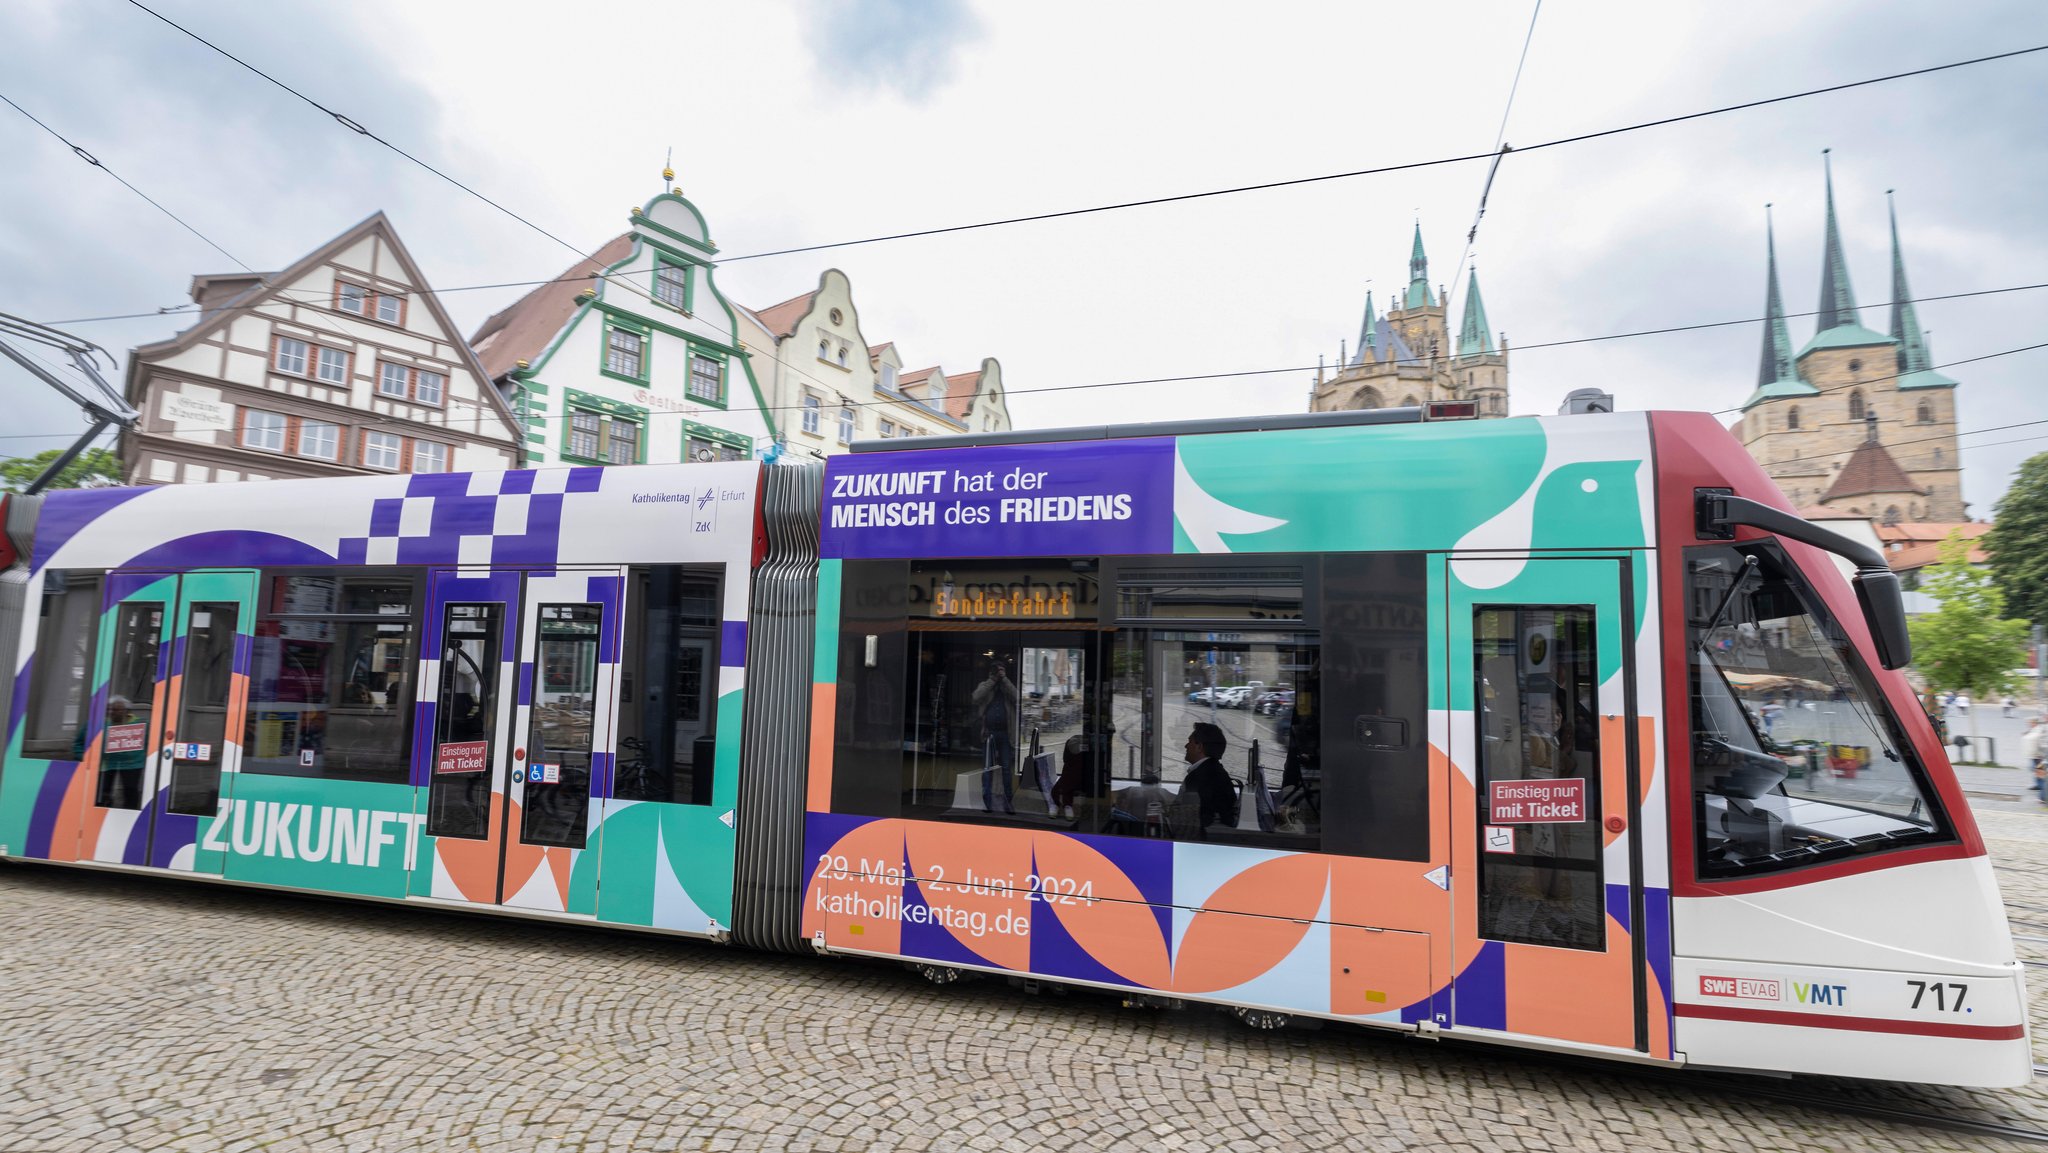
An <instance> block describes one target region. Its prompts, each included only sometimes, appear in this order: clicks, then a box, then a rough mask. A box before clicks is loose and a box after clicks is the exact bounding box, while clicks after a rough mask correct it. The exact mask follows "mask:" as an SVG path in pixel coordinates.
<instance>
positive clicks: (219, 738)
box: [168, 601, 242, 817]
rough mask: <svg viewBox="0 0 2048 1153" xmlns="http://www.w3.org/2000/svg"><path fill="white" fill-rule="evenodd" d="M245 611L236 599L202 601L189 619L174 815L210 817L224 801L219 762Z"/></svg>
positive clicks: (174, 777)
mask: <svg viewBox="0 0 2048 1153" xmlns="http://www.w3.org/2000/svg"><path fill="white" fill-rule="evenodd" d="M241 611H242V606H240V605H238V604H236V603H235V602H233V601H199V602H196V603H195V604H193V605H192V611H191V615H190V616H188V617H187V618H186V620H185V669H184V673H183V675H182V676H181V677H180V683H181V685H182V686H183V687H182V688H181V689H180V690H179V692H178V726H177V731H176V734H175V736H176V742H175V745H174V746H173V747H174V748H175V749H176V757H175V759H173V760H172V762H171V787H170V800H169V802H168V807H169V809H170V811H171V812H173V813H183V814H187V815H190V816H202V817H210V816H212V815H213V814H214V812H215V811H216V810H217V809H218V807H219V805H220V766H221V759H222V756H223V754H224V752H225V749H226V741H227V733H228V693H229V689H230V688H231V687H232V686H231V683H230V682H231V680H232V674H233V672H234V664H235V629H236V625H237V624H238V623H239V622H240V618H241Z"/></svg>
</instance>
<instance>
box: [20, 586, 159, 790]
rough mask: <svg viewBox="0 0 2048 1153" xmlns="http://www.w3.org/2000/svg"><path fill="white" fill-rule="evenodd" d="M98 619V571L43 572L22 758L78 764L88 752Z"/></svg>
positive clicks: (23, 726) (23, 724)
mask: <svg viewBox="0 0 2048 1153" xmlns="http://www.w3.org/2000/svg"><path fill="white" fill-rule="evenodd" d="M99 620H100V578H99V575H98V574H97V573H83V572H74V571H66V570H64V569H53V570H50V571H48V572H46V573H44V574H43V603H42V611H41V612H40V614H38V619H37V623H36V652H35V664H34V666H33V669H34V672H33V675H32V676H31V677H30V679H29V686H28V707H27V710H26V711H25V713H24V714H23V717H22V721H23V723H22V734H21V752H22V755H23V756H28V757H38V758H41V759H45V760H63V759H66V758H69V759H74V760H75V759H76V758H78V757H79V756H81V755H82V754H83V753H84V748H83V737H84V735H85V733H86V731H87V730H88V729H89V728H90V727H91V726H89V725H87V724H86V723H85V722H86V712H87V711H88V710H87V703H86V702H87V701H88V700H90V699H91V698H90V687H91V684H92V677H91V674H92V662H93V653H94V651H95V646H96V645H97V642H98V640H99ZM102 763H104V762H102ZM121 807H122V808H131V807H133V806H127V805H124V806H121Z"/></svg>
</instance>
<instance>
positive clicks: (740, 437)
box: [676, 420, 754, 463]
mask: <svg viewBox="0 0 2048 1153" xmlns="http://www.w3.org/2000/svg"><path fill="white" fill-rule="evenodd" d="M691 437H696V438H697V439H698V440H708V441H713V442H715V443H718V444H722V445H725V446H727V447H728V448H736V449H738V450H739V451H740V452H742V453H744V454H745V455H746V459H748V460H752V459H754V441H753V438H751V437H749V436H747V435H745V434H744V433H737V432H734V431H732V430H731V429H725V428H719V427H717V426H716V425H709V424H701V423H699V422H697V421H694V420H685V421H684V422H683V435H682V438H681V439H680V440H678V441H677V442H676V443H677V444H679V445H680V446H681V450H682V458H683V460H684V461H685V462H686V463H687V462H689V460H690V438H691Z"/></svg>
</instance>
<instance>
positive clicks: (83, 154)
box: [0, 94, 249, 269]
mask: <svg viewBox="0 0 2048 1153" xmlns="http://www.w3.org/2000/svg"><path fill="white" fill-rule="evenodd" d="M0 100H5V101H7V106H8V107H9V108H12V109H14V110H15V111H16V112H19V113H21V114H22V115H23V116H26V117H28V118H29V120H30V121H31V122H33V123H34V124H35V126H36V127H37V128H40V129H42V130H43V131H45V132H47V133H49V134H50V135H52V136H54V137H56V138H57V142H58V143H60V144H62V145H63V146H64V147H66V148H69V149H70V150H71V151H72V153H73V154H74V155H76V156H77V157H78V158H79V159H80V160H83V161H85V162H86V163H87V164H90V165H92V166H93V167H94V168H97V169H99V170H100V171H101V172H104V173H106V174H107V175H108V176H111V177H113V178H114V179H116V180H119V181H120V182H121V187H123V188H125V189H127V190H128V191H130V192H133V193H134V194H135V195H137V196H140V197H142V198H143V199H144V200H147V201H149V206H150V207H151V208H154V209H156V210H157V211H158V212H161V213H163V214H164V215H165V216H168V217H170V218H171V219H172V220H175V221H177V222H178V227H180V228H182V229H184V230H185V231H187V232H189V233H191V234H192V235H194V236H196V237H198V238H199V239H200V240H202V241H205V242H206V246H207V247H208V248H211V249H213V250H214V251H215V252H218V253H220V254H221V255H222V256H225V257H227V258H228V259H229V260H232V261H234V262H235V263H236V264H238V265H241V267H242V268H244V269H248V267H249V266H248V265H246V264H242V261H241V258H240V257H238V256H236V255H235V254H234V253H232V252H229V251H228V250H227V249H225V248H222V247H221V246H220V245H218V244H215V243H214V242H213V239H212V238H211V237H209V236H207V235H206V234H205V233H204V232H201V231H199V230H198V229H197V228H194V227H192V226H191V225H190V224H188V223H186V222H185V219H184V218H183V217H181V216H179V215H178V214H177V213H175V212H172V211H171V210H170V209H168V208H165V207H164V206H163V205H162V204H160V203H158V202H157V199H156V198H155V197H153V196H151V195H150V194H149V193H147V192H144V191H143V190H142V189H140V188H137V187H135V186H134V185H133V184H130V183H128V181H127V179H126V178H124V177H123V176H122V175H121V174H120V173H118V172H116V171H114V170H113V169H111V168H108V167H107V166H106V164H105V162H103V161H102V160H100V158H99V157H97V156H94V155H93V154H92V153H90V152H87V151H86V150H85V149H83V148H81V147H79V146H78V145H76V144H73V143H72V142H71V141H70V140H68V139H66V138H65V136H64V134H63V133H61V132H59V131H57V130H56V129H54V128H52V127H50V126H49V125H47V124H45V123H43V122H42V121H41V120H40V119H38V118H37V117H36V115H35V114H34V113H32V112H30V111H29V110H28V109H26V108H23V107H22V106H21V105H19V104H16V103H15V102H14V101H13V100H11V99H9V98H8V97H7V96H6V95H5V94H0Z"/></svg>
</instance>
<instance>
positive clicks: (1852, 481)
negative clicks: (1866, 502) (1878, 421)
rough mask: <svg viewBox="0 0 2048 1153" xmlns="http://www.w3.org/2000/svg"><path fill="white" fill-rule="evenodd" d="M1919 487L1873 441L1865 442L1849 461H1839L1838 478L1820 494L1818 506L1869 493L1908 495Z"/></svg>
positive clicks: (1857, 447) (1882, 447) (1879, 445)
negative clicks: (1840, 467) (1907, 493)
mask: <svg viewBox="0 0 2048 1153" xmlns="http://www.w3.org/2000/svg"><path fill="white" fill-rule="evenodd" d="M1919 491H1920V486H1919V485H1916V484H1914V483H1913V478H1912V477H1910V476H1907V475H1906V470H1905V469H1902V468H1900V467H1899V462H1898V461H1895V460H1893V459H1892V454H1891V453H1889V452H1886V451H1885V447H1884V446H1883V445H1881V444H1879V443H1877V442H1876V441H1874V440H1866V441H1864V442H1863V443H1862V444H1859V445H1857V446H1856V451H1855V452H1852V453H1850V454H1849V459H1848V460H1845V461H1843V462H1842V472H1841V475H1839V476H1837V477H1836V478H1835V483H1833V484H1831V485H1829V486H1828V491H1827V492H1826V493H1824V494H1822V496H1821V498H1820V501H1821V503H1822V504H1829V503H1832V502H1834V501H1837V500H1841V499H1842V498H1844V497H1851V496H1868V495H1870V494H1872V493H1888V492H1902V493H1904V492H1910V493H1917V492H1919Z"/></svg>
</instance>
